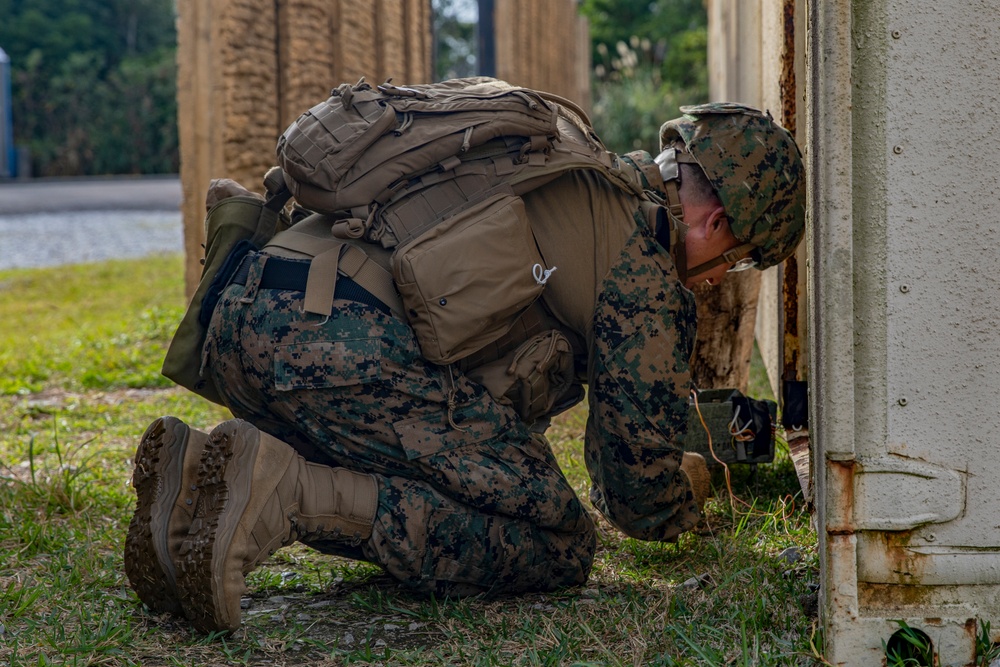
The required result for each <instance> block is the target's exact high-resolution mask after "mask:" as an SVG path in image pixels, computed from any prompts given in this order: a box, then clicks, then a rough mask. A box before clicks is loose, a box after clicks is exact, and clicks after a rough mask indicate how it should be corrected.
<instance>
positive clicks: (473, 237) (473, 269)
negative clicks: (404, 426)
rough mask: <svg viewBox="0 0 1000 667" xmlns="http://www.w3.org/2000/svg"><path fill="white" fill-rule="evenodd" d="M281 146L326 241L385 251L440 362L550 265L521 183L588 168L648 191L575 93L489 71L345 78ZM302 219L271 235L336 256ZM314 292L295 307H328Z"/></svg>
mask: <svg viewBox="0 0 1000 667" xmlns="http://www.w3.org/2000/svg"><path fill="white" fill-rule="evenodd" d="M277 154H278V163H279V165H280V166H281V167H282V169H283V170H284V176H285V181H286V183H287V184H288V187H289V189H290V190H291V192H292V193H293V195H294V196H295V199H296V201H297V202H298V203H299V204H301V205H302V206H303V207H305V208H307V209H310V210H312V211H316V212H318V213H320V214H326V215H328V216H332V224H327V225H326V229H327V230H328V231H326V232H325V234H326V237H327V239H329V238H335V239H340V241H339V243H340V244H341V245H344V244H347V243H348V241H354V240H363V241H368V242H370V243H371V244H377V245H380V246H382V247H383V248H386V249H392V250H393V253H392V256H391V259H390V262H389V264H390V266H389V267H388V269H389V271H390V272H391V276H392V284H393V285H394V286H395V288H396V289H398V291H399V295H400V297H401V299H402V309H401V310H402V312H403V313H404V315H405V318H406V320H407V321H408V323H409V324H410V326H411V327H412V328H413V330H414V333H415V334H416V336H417V340H418V341H419V344H420V348H421V352H422V353H423V355H424V356H425V357H426V358H427V359H428V360H429V361H431V362H434V363H438V364H450V363H453V362H455V361H458V360H460V359H463V358H465V357H467V356H468V355H470V354H472V353H474V352H476V351H477V350H480V349H482V348H483V347H485V346H487V345H490V344H491V343H493V342H494V341H496V340H497V339H499V338H500V337H501V336H504V335H505V334H506V333H507V332H508V331H509V330H510V329H511V327H512V325H513V324H514V322H515V321H516V320H517V319H518V318H519V317H520V315H521V314H522V313H523V312H524V311H525V310H526V309H527V308H528V307H529V306H530V305H531V304H532V303H533V302H534V301H535V300H536V299H538V297H539V296H540V295H541V293H542V291H543V290H544V287H545V283H546V282H547V281H548V279H549V277H550V276H551V275H552V273H553V272H554V271H556V270H557V269H558V267H550V266H547V265H546V264H545V261H544V259H543V258H542V257H541V255H540V254H539V251H538V248H537V245H536V242H535V239H534V236H533V235H532V231H531V226H530V221H529V220H527V218H526V216H525V212H524V206H523V202H522V201H521V199H520V195H522V194H524V193H526V192H529V191H531V190H533V189H535V188H537V187H540V186H542V185H544V184H546V183H548V182H550V181H552V180H554V179H556V178H558V177H559V176H561V175H562V174H564V173H566V172H567V171H569V170H572V169H592V170H597V171H599V172H601V173H602V174H604V175H605V176H606V177H607V179H608V181H609V182H611V183H612V184H614V185H615V186H616V187H618V188H619V189H621V190H623V191H625V192H628V193H629V194H631V195H633V196H635V197H637V198H639V199H643V198H645V197H646V194H645V187H644V181H643V175H642V173H641V170H639V169H636V168H635V167H634V166H633V164H632V163H630V162H629V161H627V160H623V159H619V158H618V157H617V156H615V155H613V154H612V153H610V152H608V151H607V150H606V149H605V147H604V146H603V144H602V143H601V142H600V140H599V139H598V138H597V136H596V134H594V132H593V130H592V129H591V127H590V121H589V119H588V118H587V116H586V114H585V113H584V112H583V111H582V110H581V109H579V108H578V107H577V106H576V105H574V104H573V103H571V102H569V101H567V100H564V99H562V98H559V97H557V96H554V95H551V94H549V93H543V92H539V91H534V90H530V89H526V88H519V87H515V86H511V85H510V84H508V83H505V82H503V81H499V80H496V79H491V78H487V77H473V78H468V79H454V80H450V81H444V82H441V83H435V84H425V85H415V86H394V85H392V84H390V83H388V82H387V83H385V84H383V85H380V86H377V87H372V86H371V85H369V84H367V83H365V82H364V80H362V81H360V82H359V83H358V84H356V85H353V86H351V85H348V84H344V85H341V86H340V87H339V88H337V89H335V90H333V91H332V94H331V96H330V98H329V99H327V100H326V101H324V102H322V103H320V104H318V105H316V106H315V107H313V108H312V109H310V110H309V111H307V112H306V113H305V114H303V115H302V116H301V117H299V119H298V120H296V121H295V122H294V123H292V125H291V126H289V128H288V129H287V130H286V131H285V133H284V134H283V135H282V137H281V139H280V140H279V142H278V147H277ZM310 224H311V226H312V228H315V227H316V225H315V224H313V223H310ZM298 231H299V230H298V229H296V228H293V229H292V230H290V231H289V232H286V233H284V234H281V235H279V236H277V237H276V238H275V239H274V240H273V241H272V246H274V247H276V248H281V249H283V250H286V251H288V250H290V251H292V252H294V253H298V254H300V255H301V254H305V255H307V256H313V257H315V258H316V259H314V263H316V262H320V263H321V264H325V265H331V266H336V267H339V265H338V264H337V262H338V261H340V260H339V259H337V258H339V257H340V253H341V250H338V249H336V248H335V247H333V246H330V245H329V242H319V241H317V240H316V239H315V238H313V239H312V240H310V239H308V238H306V237H303V236H301V235H299V234H298ZM313 236H314V237H315V233H313ZM350 245H351V247H352V248H357V247H362V246H364V244H363V243H362V244H358V243H351V244H350ZM362 250H364V248H363V247H362ZM344 252H351V251H350V250H349V249H348V250H345V251H344ZM311 273H312V270H311V271H310V274H311ZM327 273H328V274H329V273H330V272H329V271H327ZM333 273H334V274H335V273H336V270H335V271H334V272H333ZM316 285H317V287H316V288H315V290H312V291H314V292H315V291H318V290H319V289H320V288H319V287H318V285H319V281H316ZM310 291H311V289H310V287H309V286H307V289H306V297H305V299H306V306H305V310H306V311H309V312H316V313H318V314H321V315H329V314H330V304H331V303H332V302H331V300H330V299H323V300H319V299H314V298H313V296H315V294H312V295H311V294H310ZM329 291H330V290H329V289H327V292H329ZM369 291H373V290H371V289H369ZM312 303H316V304H319V303H322V307H317V308H315V309H314V308H313V307H312V306H311V305H310V304H312ZM387 303H388V302H387Z"/></svg>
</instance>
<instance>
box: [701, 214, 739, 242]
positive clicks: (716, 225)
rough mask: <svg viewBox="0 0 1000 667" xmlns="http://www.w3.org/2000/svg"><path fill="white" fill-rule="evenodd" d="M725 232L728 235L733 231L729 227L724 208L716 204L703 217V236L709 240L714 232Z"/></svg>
mask: <svg viewBox="0 0 1000 667" xmlns="http://www.w3.org/2000/svg"><path fill="white" fill-rule="evenodd" d="M726 232H729V234H730V235H731V234H732V233H733V232H732V230H731V229H730V228H729V216H727V215H726V209H724V208H723V207H722V206H716V207H715V208H713V209H712V210H711V211H710V212H709V213H708V216H706V218H705V238H706V240H711V239H712V237H714V236H715V235H716V234H723V235H725V234H726Z"/></svg>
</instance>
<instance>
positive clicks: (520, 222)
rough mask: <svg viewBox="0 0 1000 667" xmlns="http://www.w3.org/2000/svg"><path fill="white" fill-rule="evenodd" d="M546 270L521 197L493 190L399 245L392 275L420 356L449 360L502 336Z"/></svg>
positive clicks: (534, 296) (536, 292) (538, 289)
mask: <svg viewBox="0 0 1000 667" xmlns="http://www.w3.org/2000/svg"><path fill="white" fill-rule="evenodd" d="M550 273H551V271H549V272H546V268H545V266H544V262H543V260H542V256H541V254H540V253H539V251H538V247H537V246H536V244H535V237H534V235H533V234H532V233H531V227H530V225H529V224H528V218H527V215H526V214H525V210H524V202H522V201H521V198H520V197H518V196H516V195H514V194H513V193H512V192H510V191H509V190H506V191H499V192H494V193H493V194H489V195H487V196H486V197H485V198H484V199H482V200H480V201H478V202H475V203H472V204H471V205H469V206H468V207H466V208H464V209H461V210H459V211H458V212H456V213H455V214H454V215H451V216H450V217H448V218H447V219H445V220H444V221H442V222H441V223H439V224H438V225H436V226H435V227H434V228H433V229H431V230H429V231H427V232H426V233H424V234H422V235H421V236H419V237H417V238H416V239H414V240H412V241H410V242H408V243H406V244H404V245H401V246H400V247H399V248H397V249H396V252H395V253H394V254H393V257H392V275H393V279H394V280H395V282H396V287H397V289H398V290H399V293H400V296H401V297H402V299H403V308H404V310H405V311H406V317H407V320H408V322H409V324H410V326H411V327H412V328H413V331H414V332H415V334H416V337H417V342H418V343H419V344H420V350H421V353H422V354H423V356H424V357H425V358H426V359H428V360H429V361H431V362H433V363H436V364H442V365H444V364H450V363H452V362H453V361H456V360H458V359H461V358H462V357H465V356H468V355H469V354H471V353H473V352H475V351H476V350H478V349H480V348H482V347H483V346H485V345H488V344H490V343H492V342H493V341H495V340H496V339H498V338H500V337H501V336H503V335H504V334H505V333H506V332H507V331H508V329H510V327H511V326H512V325H513V323H514V321H515V320H516V319H517V318H518V316H519V315H520V314H521V313H522V312H523V311H524V309H525V308H527V307H528V306H530V305H531V303H532V302H533V301H534V300H535V299H537V298H538V296H539V295H540V294H541V293H542V290H543V289H544V288H545V281H546V280H548V275H549V274H550Z"/></svg>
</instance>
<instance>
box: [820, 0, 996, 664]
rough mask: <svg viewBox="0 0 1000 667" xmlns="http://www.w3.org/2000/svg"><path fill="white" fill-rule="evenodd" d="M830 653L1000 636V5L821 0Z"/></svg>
mask: <svg viewBox="0 0 1000 667" xmlns="http://www.w3.org/2000/svg"><path fill="white" fill-rule="evenodd" d="M809 14H810V16H809V24H810V34H809V52H808V61H809V70H808V71H809V84H808V94H807V105H808V118H809V120H808V142H809V151H808V153H809V170H810V174H809V178H810V211H811V212H810V216H811V247H810V249H809V250H810V257H811V260H810V261H811V267H810V268H811V271H810V290H811V293H810V320H811V332H810V339H811V341H810V351H811V353H810V357H811V360H812V373H811V381H810V392H811V396H810V411H811V419H810V421H811V433H812V435H813V439H814V447H815V449H814V453H815V456H814V471H815V479H816V485H817V486H816V490H817V506H818V511H819V517H818V526H819V541H820V552H821V562H822V569H823V582H822V589H821V613H822V615H823V620H824V630H825V643H826V657H827V659H828V660H829V661H830V662H831V663H833V664H837V665H841V664H842V665H860V666H863V665H879V664H885V663H884V661H885V649H884V646H883V642H888V641H889V639H890V637H891V636H892V635H893V633H894V632H896V631H897V630H899V627H900V626H899V621H905V622H906V623H907V624H908V625H910V626H912V627H916V628H919V629H920V630H921V631H923V632H924V633H926V635H927V636H928V637H929V638H930V639H931V640H932V641H933V643H934V647H935V650H936V651H937V653H938V654H939V656H940V665H942V666H944V665H969V664H973V660H974V659H975V636H976V632H977V626H978V623H979V622H980V621H986V620H988V621H991V622H992V624H993V626H994V628H995V630H994V637H993V639H994V640H996V639H997V632H996V630H1000V166H998V165H1000V0H965V1H962V2H940V1H932V0H870V1H868V0H855V1H854V2H850V1H848V0H810V4H809Z"/></svg>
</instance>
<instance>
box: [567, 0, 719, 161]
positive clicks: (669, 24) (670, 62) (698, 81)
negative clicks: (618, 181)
mask: <svg viewBox="0 0 1000 667" xmlns="http://www.w3.org/2000/svg"><path fill="white" fill-rule="evenodd" d="M581 11H582V12H583V13H584V14H585V15H586V16H587V17H588V19H589V20H590V27H591V42H592V45H593V53H594V55H593V63H594V77H593V86H594V90H593V99H594V105H593V114H592V120H593V122H594V127H595V129H596V130H597V133H598V134H599V135H600V136H601V138H602V139H603V140H604V143H605V144H606V145H607V146H608V148H609V149H611V150H613V151H616V152H627V151H631V150H636V149H643V150H647V151H650V152H654V153H655V152H656V151H657V149H658V147H659V128H660V125H662V124H663V122H664V121H666V120H669V119H670V118H674V117H676V116H677V115H679V112H678V110H677V109H678V107H679V106H681V105H684V104H697V103H700V102H704V101H707V99H708V63H707V53H708V29H707V23H708V19H707V15H706V12H705V8H704V6H703V3H702V1H701V0H657V1H655V2H649V1H648V0H585V1H584V2H583V4H582V5H581Z"/></svg>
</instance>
